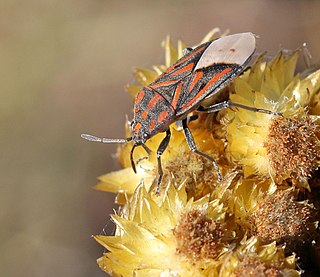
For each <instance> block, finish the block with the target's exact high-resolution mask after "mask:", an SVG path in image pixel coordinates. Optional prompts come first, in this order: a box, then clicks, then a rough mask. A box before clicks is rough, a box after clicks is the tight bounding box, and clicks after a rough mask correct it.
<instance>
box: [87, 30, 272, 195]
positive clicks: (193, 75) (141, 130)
mask: <svg viewBox="0 0 320 277" xmlns="http://www.w3.org/2000/svg"><path fill="white" fill-rule="evenodd" d="M254 51H255V36H254V35H253V34H252V33H240V34H234V35H230V36H225V37H222V38H219V39H217V40H214V41H211V42H206V43H204V44H201V45H200V46H198V47H196V48H194V49H186V54H185V55H184V56H183V57H182V58H181V59H179V60H178V61H177V62H176V63H175V64H173V65H171V66H170V67H169V68H168V69H167V70H166V71H165V72H163V73H162V74H161V75H160V76H159V77H158V78H157V79H156V80H155V81H153V82H152V83H151V84H149V85H148V86H145V87H144V88H142V89H141V90H140V91H139V92H138V94H137V95H136V98H135V103H134V118H133V121H132V124H131V128H132V136H131V137H129V138H126V139H108V138H98V137H95V136H91V135H87V134H82V135H81V136H82V137H83V138H85V139H87V140H90V141H96V142H103V143H126V142H129V141H133V143H134V145H133V147H132V150H131V154H130V159H131V165H132V168H133V170H134V171H135V172H136V168H135V163H134V161H133V151H134V149H135V147H137V146H139V145H141V146H142V147H143V148H144V149H145V150H146V152H148V154H149V153H150V150H149V149H148V147H147V146H146V145H145V142H146V141H147V140H148V139H149V138H151V137H152V136H154V135H155V134H157V133H159V132H166V136H165V138H164V139H163V140H162V142H161V143H160V145H159V147H158V150H157V161H158V183H157V192H159V185H160V182H161V178H162V175H163V171H162V166H161V155H162V153H163V152H164V151H165V149H166V148H167V146H168V143H169V140H170V135H171V133H170V128H169V126H170V124H172V123H173V122H176V121H178V120H181V121H182V126H183V130H184V134H185V137H186V141H187V143H188V145H189V147H190V150H191V151H193V152H195V153H197V154H199V155H201V156H203V157H205V158H207V159H208V160H210V161H211V162H212V164H213V166H214V168H215V170H216V172H217V175H218V179H219V180H221V179H222V176H221V173H220V171H219V168H218V165H217V163H216V162H215V160H214V159H213V158H212V157H210V156H208V155H207V154H205V153H202V152H200V151H199V150H198V149H197V147H196V144H195V141H194V139H193V137H192V134H191V132H190V129H189V128H188V114H189V113H190V112H192V111H195V110H196V111H201V112H207V113H211V112H216V111H219V110H221V109H224V108H228V107H237V108H243V109H248V110H251V111H257V112H263V113H268V114H277V115H278V113H274V112H271V111H267V110H263V109H256V108H253V107H247V106H244V105H241V104H237V103H232V102H230V101H224V102H219V103H215V104H213V105H211V106H209V107H203V106H202V105H201V104H202V102H203V100H204V99H207V98H209V97H211V96H213V95H217V94H218V93H219V91H221V89H222V88H223V87H225V86H226V85H227V84H228V83H229V82H230V81H232V80H233V79H234V78H235V77H236V76H238V75H239V74H240V73H241V72H242V71H243V70H244V68H245V66H246V65H247V63H248V62H249V60H250V58H251V56H252V55H253V53H254Z"/></svg>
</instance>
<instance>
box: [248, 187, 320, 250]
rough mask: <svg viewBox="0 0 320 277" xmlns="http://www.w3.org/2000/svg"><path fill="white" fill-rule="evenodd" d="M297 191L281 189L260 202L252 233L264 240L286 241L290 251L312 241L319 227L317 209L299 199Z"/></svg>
mask: <svg viewBox="0 0 320 277" xmlns="http://www.w3.org/2000/svg"><path fill="white" fill-rule="evenodd" d="M295 194H297V191H294V190H292V189H286V190H278V191H276V192H275V193H274V194H272V195H268V196H267V197H265V198H264V199H263V200H262V199H261V200H260V201H259V205H258V207H257V209H256V210H255V211H254V213H253V214H251V217H250V219H251V222H252V225H253V229H254V230H253V232H254V234H255V235H256V236H258V237H259V238H260V239H261V240H262V241H263V242H265V243H270V242H272V241H276V242H277V243H278V244H283V243H286V246H287V248H289V249H290V250H291V251H295V252H297V251H299V250H297V248H298V247H299V246H301V245H303V244H304V243H306V242H308V241H310V240H311V238H312V237H313V235H314V232H315V230H316V229H317V227H318V222H317V221H316V210H315V208H314V206H313V205H311V204H308V202H307V201H300V202H298V201H296V198H297V196H296V195H295Z"/></svg>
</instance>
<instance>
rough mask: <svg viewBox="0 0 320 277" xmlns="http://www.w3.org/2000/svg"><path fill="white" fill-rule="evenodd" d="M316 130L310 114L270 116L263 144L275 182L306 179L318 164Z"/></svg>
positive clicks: (319, 151) (318, 150) (304, 180)
mask: <svg viewBox="0 0 320 277" xmlns="http://www.w3.org/2000/svg"><path fill="white" fill-rule="evenodd" d="M319 134H320V133H319V126H318V125H317V124H316V123H315V121H314V119H312V118H311V117H310V116H303V117H300V118H299V117H297V116H294V117H292V118H285V117H279V118H276V119H274V120H272V122H271V124H270V126H269V134H268V139H267V140H266V141H265V142H264V147H265V148H266V151H267V155H268V158H269V161H270V166H271V168H272V171H273V176H274V178H275V181H276V182H278V183H281V181H282V180H286V179H291V180H293V182H294V183H297V182H302V183H306V182H307V179H308V178H310V177H311V172H312V171H313V170H314V169H316V168H318V166H319V160H320V145H319Z"/></svg>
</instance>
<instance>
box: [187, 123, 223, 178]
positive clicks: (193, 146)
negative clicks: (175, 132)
mask: <svg viewBox="0 0 320 277" xmlns="http://www.w3.org/2000/svg"><path fill="white" fill-rule="evenodd" d="M182 126H183V131H184V135H185V137H186V141H187V143H188V145H189V148H190V150H191V151H192V152H194V153H196V154H198V155H200V156H202V157H204V158H206V159H208V160H209V161H211V162H212V164H213V167H214V169H215V170H216V172H217V175H218V181H221V180H222V175H221V173H220V170H219V167H218V165H217V163H216V161H215V160H214V159H213V158H212V157H210V156H209V155H207V154H205V153H202V152H200V151H199V150H198V149H197V146H196V144H195V142H194V138H193V136H192V134H191V131H190V129H189V127H188V122H187V118H185V119H183V120H182Z"/></svg>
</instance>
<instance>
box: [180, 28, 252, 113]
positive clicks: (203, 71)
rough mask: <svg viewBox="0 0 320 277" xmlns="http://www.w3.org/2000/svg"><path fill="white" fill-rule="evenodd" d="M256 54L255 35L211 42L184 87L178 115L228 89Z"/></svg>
mask: <svg viewBox="0 0 320 277" xmlns="http://www.w3.org/2000/svg"><path fill="white" fill-rule="evenodd" d="M254 51H255V37H254V35H253V34H252V33H241V34H234V35H230V36H226V37H222V38H220V39H218V40H215V41H213V42H211V43H210V45H208V46H207V47H206V49H205V51H204V52H203V54H202V56H201V57H200V59H199V60H198V62H197V64H196V66H195V68H194V72H193V73H192V75H190V76H189V77H188V79H187V80H186V81H185V82H184V83H183V85H182V87H181V91H182V92H183V93H181V95H182V96H183V98H180V99H179V101H178V102H179V103H178V104H179V105H178V106H176V107H175V110H176V115H177V116H181V115H183V114H185V113H187V112H189V111H190V110H191V109H192V108H194V107H195V106H197V105H198V104H199V103H200V102H201V101H202V100H203V99H204V98H206V97H208V96H209V95H212V94H214V93H217V92H218V91H219V90H221V89H222V88H223V87H225V86H226V85H227V84H228V83H229V82H230V81H232V80H233V79H234V78H235V77H236V76H238V75H239V74H240V73H241V72H242V71H243V69H244V68H245V66H246V65H247V63H248V62H249V60H250V58H251V56H252V54H253V53H254Z"/></svg>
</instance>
